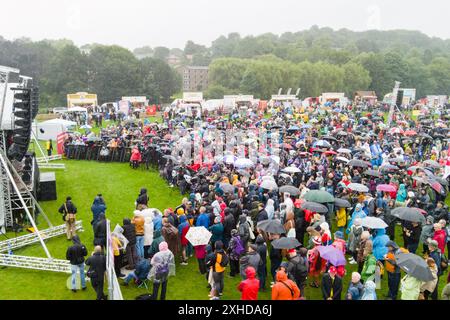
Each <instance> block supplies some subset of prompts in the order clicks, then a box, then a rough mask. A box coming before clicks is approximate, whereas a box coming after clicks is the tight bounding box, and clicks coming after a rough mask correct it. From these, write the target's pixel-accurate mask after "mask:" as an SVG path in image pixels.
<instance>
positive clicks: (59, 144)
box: [56, 132, 68, 154]
mask: <svg viewBox="0 0 450 320" xmlns="http://www.w3.org/2000/svg"><path fill="white" fill-rule="evenodd" d="M67 138H68V135H67V132H61V133H60V134H58V135H57V136H56V149H57V152H58V154H63V153H64V141H66V139H67Z"/></svg>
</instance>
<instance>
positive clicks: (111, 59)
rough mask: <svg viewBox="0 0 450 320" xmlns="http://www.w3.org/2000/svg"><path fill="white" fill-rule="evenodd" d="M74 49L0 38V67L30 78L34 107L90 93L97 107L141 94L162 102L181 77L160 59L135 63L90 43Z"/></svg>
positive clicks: (124, 52) (123, 52) (60, 43)
mask: <svg viewBox="0 0 450 320" xmlns="http://www.w3.org/2000/svg"><path fill="white" fill-rule="evenodd" d="M84 49H85V50H80V48H78V47H77V46H75V45H74V44H73V43H72V42H71V41H69V40H56V41H50V40H44V41H39V42H32V41H30V40H29V39H18V40H14V41H7V40H5V39H3V38H1V37H0V65H6V66H10V67H15V68H18V69H20V70H21V74H23V75H27V76H31V77H33V79H34V80H35V83H36V84H37V85H38V86H39V89H40V105H41V106H43V107H46V108H51V107H57V106H66V104H67V100H66V99H67V94H68V93H75V92H83V91H84V92H90V93H96V94H97V95H98V98H99V103H103V102H114V101H118V100H120V99H121V97H122V96H141V95H142V96H147V98H149V99H150V102H151V103H161V102H168V101H170V98H171V96H172V95H174V94H175V93H177V92H179V91H180V89H181V76H180V75H179V74H178V72H176V71H175V70H174V69H173V68H171V67H170V66H169V65H168V64H167V63H166V62H165V61H163V60H161V59H157V58H150V57H147V58H144V59H141V60H139V59H137V58H136V57H135V55H134V54H133V53H132V52H131V51H129V50H128V49H125V48H122V47H119V46H104V45H99V44H95V45H91V46H90V47H86V46H85V47H84Z"/></svg>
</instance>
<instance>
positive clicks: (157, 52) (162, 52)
mask: <svg viewBox="0 0 450 320" xmlns="http://www.w3.org/2000/svg"><path fill="white" fill-rule="evenodd" d="M169 54H170V50H169V49H168V48H166V47H156V48H155V49H153V58H155V59H160V60H163V61H166V60H167V58H168V57H169Z"/></svg>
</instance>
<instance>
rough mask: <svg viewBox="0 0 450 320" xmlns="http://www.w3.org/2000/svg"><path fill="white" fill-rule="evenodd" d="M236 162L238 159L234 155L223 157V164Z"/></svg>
mask: <svg viewBox="0 0 450 320" xmlns="http://www.w3.org/2000/svg"><path fill="white" fill-rule="evenodd" d="M236 160H237V158H236V157H235V156H232V155H227V156H225V157H223V162H225V163H226V164H233V163H234V162H235V161H236Z"/></svg>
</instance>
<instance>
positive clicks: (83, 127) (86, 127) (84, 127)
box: [80, 124, 92, 129]
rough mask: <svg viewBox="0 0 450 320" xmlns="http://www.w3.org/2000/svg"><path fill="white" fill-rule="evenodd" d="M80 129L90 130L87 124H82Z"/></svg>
mask: <svg viewBox="0 0 450 320" xmlns="http://www.w3.org/2000/svg"><path fill="white" fill-rule="evenodd" d="M80 129H92V127H91V126H90V125H88V124H84V125H82V126H81V127H80Z"/></svg>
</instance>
